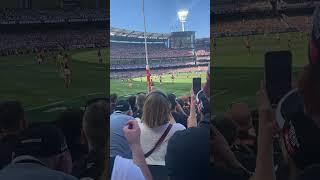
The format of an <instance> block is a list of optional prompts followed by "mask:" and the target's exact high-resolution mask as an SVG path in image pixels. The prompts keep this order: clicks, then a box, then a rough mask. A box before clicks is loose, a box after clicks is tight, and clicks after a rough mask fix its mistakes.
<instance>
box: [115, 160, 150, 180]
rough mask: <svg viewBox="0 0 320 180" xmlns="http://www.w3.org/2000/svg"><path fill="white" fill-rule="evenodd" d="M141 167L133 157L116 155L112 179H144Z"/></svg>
mask: <svg viewBox="0 0 320 180" xmlns="http://www.w3.org/2000/svg"><path fill="white" fill-rule="evenodd" d="M144 179H145V178H144V176H143V174H142V172H141V170H140V168H139V167H138V166H137V165H136V164H134V163H133V161H132V160H131V159H125V158H122V157H120V156H116V158H115V160H114V164H113V170H112V175H111V180H144Z"/></svg>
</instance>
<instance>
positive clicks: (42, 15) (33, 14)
mask: <svg viewBox="0 0 320 180" xmlns="http://www.w3.org/2000/svg"><path fill="white" fill-rule="evenodd" d="M101 18H107V11H106V10H103V9H80V8H75V9H73V10H72V11H70V10H64V9H44V10H39V9H38V10H37V9H32V10H31V9H19V10H18V9H0V24H1V23H7V22H11V21H14V22H20V23H24V22H29V23H31V22H32V23H36V22H38V23H49V22H65V21H68V20H72V19H90V20H98V19H101Z"/></svg>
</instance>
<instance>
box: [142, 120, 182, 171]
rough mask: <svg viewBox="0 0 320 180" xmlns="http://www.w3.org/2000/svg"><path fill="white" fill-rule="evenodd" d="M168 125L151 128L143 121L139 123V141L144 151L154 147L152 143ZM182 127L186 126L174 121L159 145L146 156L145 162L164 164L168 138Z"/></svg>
mask: <svg viewBox="0 0 320 180" xmlns="http://www.w3.org/2000/svg"><path fill="white" fill-rule="evenodd" d="M168 125H169V123H167V124H165V125H162V126H159V127H156V128H152V129H151V128H149V127H148V126H146V125H144V124H143V123H139V126H140V129H141V136H140V141H141V146H142V150H143V152H144V153H147V152H149V151H150V150H151V149H152V148H153V147H154V145H155V144H156V143H157V142H158V140H159V139H160V137H161V136H162V134H163V133H164V132H165V130H166V129H167V127H168ZM184 129H186V128H185V127H184V126H183V125H182V124H180V123H174V124H173V125H172V128H171V129H170V131H169V133H168V135H167V136H166V138H165V139H164V140H163V142H162V143H161V145H160V146H159V147H157V148H156V149H155V150H154V151H153V153H152V154H151V155H150V156H149V157H148V158H146V161H147V164H148V165H159V166H165V156H166V153H167V146H168V141H169V139H170V138H171V136H172V135H173V134H174V133H175V132H176V131H180V130H184Z"/></svg>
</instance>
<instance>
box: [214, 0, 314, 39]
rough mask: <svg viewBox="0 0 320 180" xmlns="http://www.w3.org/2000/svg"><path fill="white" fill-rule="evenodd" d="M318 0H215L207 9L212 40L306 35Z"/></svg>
mask: <svg viewBox="0 0 320 180" xmlns="http://www.w3.org/2000/svg"><path fill="white" fill-rule="evenodd" d="M319 4H320V1H303V0H292V1H291V0H289V1H283V0H281V1H278V0H277V1H273V0H272V1H259V0H258V1H255V0H254V1H242V0H228V1H221V0H217V1H216V4H215V5H214V6H212V8H211V17H212V18H211V19H212V23H211V27H212V29H215V31H213V32H212V33H213V34H212V36H213V37H225V36H227V37H229V36H247V35H256V34H272V33H285V32H308V31H309V30H310V28H311V21H312V17H311V15H312V12H313V10H314V8H315V7H316V6H318V5H319Z"/></svg>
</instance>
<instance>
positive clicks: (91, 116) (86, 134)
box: [0, 98, 110, 180]
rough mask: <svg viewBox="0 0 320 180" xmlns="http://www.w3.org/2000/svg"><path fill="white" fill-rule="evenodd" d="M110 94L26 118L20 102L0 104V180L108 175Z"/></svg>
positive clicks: (103, 176) (90, 177) (98, 176)
mask: <svg viewBox="0 0 320 180" xmlns="http://www.w3.org/2000/svg"><path fill="white" fill-rule="evenodd" d="M109 106H110V102H109V99H106V98H97V99H92V100H90V101H88V102H87V104H86V106H85V109H84V110H82V109H67V110H65V111H64V112H62V113H61V114H60V115H59V117H58V118H57V120H56V121H54V122H48V123H44V122H35V123H32V124H29V123H28V119H27V118H26V114H25V111H24V108H23V106H22V104H21V103H20V102H18V101H3V102H1V103H0V151H1V153H0V154H1V155H0V179H3V180H6V179H7V180H18V179H30V180H31V179H65V180H67V179H70V180H72V179H74V180H76V179H94V180H102V179H106V178H107V175H108V172H107V169H108V166H107V165H108V130H109V127H108V126H109V122H108V118H109V111H110V109H109Z"/></svg>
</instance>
